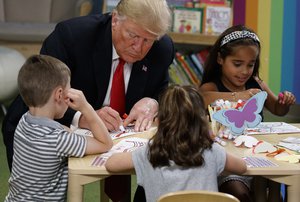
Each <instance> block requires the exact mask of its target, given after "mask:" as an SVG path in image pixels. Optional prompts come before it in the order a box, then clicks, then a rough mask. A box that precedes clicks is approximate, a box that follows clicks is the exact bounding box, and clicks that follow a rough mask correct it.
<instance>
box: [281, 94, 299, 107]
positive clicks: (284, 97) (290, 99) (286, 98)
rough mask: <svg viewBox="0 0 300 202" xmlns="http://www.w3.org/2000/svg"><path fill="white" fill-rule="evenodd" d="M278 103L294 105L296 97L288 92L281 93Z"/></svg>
mask: <svg viewBox="0 0 300 202" xmlns="http://www.w3.org/2000/svg"><path fill="white" fill-rule="evenodd" d="M278 103H279V104H282V105H288V106H290V105H293V104H295V103H296V97H295V96H294V94H293V93H291V92H289V91H283V92H282V93H279V95H278Z"/></svg>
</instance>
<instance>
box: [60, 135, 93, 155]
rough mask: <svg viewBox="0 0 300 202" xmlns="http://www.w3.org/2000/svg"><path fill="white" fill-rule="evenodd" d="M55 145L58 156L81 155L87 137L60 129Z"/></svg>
mask: <svg viewBox="0 0 300 202" xmlns="http://www.w3.org/2000/svg"><path fill="white" fill-rule="evenodd" d="M56 147H57V154H58V156H61V157H68V156H74V157H83V156H84V154H85V150H86V147H87V139H86V137H85V136H83V135H77V134H74V133H69V132H68V131H60V132H59V134H58V138H57V144H56Z"/></svg>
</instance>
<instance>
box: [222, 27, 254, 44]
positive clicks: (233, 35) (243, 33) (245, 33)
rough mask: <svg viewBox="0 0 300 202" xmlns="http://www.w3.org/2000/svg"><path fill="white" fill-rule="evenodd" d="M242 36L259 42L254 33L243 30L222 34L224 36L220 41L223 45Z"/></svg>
mask: <svg viewBox="0 0 300 202" xmlns="http://www.w3.org/2000/svg"><path fill="white" fill-rule="evenodd" d="M242 38H250V39H253V40H254V41H256V42H259V38H258V36H257V35H256V34H255V33H253V32H249V31H246V30H243V31H235V32H231V33H230V34H227V35H226V36H224V38H223V39H222V41H221V46H224V45H225V44H227V43H228V42H230V41H234V40H236V39H242Z"/></svg>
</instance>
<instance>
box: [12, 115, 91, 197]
mask: <svg viewBox="0 0 300 202" xmlns="http://www.w3.org/2000/svg"><path fill="white" fill-rule="evenodd" d="M70 145H72V147H70ZM85 147H86V140H85V138H84V137H83V136H80V135H74V134H70V133H69V132H67V131H66V130H64V128H63V127H62V126H61V125H60V124H59V123H58V122H56V121H54V120H51V119H47V118H41V117H35V116H32V115H31V114H30V113H29V112H27V113H26V114H24V115H23V116H22V118H21V120H20V122H19V124H18V126H17V129H16V132H15V137H14V150H15V154H14V160H13V166H12V173H11V177H10V179H9V183H10V184H11V186H13V187H14V188H15V189H10V195H8V197H7V201H10V198H11V199H13V200H14V201H41V200H46V201H48V200H55V201H64V200H65V197H66V190H67V182H68V175H67V173H68V166H67V164H68V159H67V157H68V156H70V155H72V156H76V157H82V156H83V155H84V154H85Z"/></svg>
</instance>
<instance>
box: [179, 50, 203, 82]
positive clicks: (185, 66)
mask: <svg viewBox="0 0 300 202" xmlns="http://www.w3.org/2000/svg"><path fill="white" fill-rule="evenodd" d="M176 58H177V60H178V62H180V64H181V66H182V68H183V70H184V71H185V72H186V74H187V75H188V77H189V78H190V80H191V84H195V85H199V84H200V81H199V79H198V78H197V76H196V74H195V73H194V72H193V70H192V68H191V67H189V65H188V63H187V62H186V61H185V59H184V56H183V55H182V54H180V53H179V52H177V53H176Z"/></svg>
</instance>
